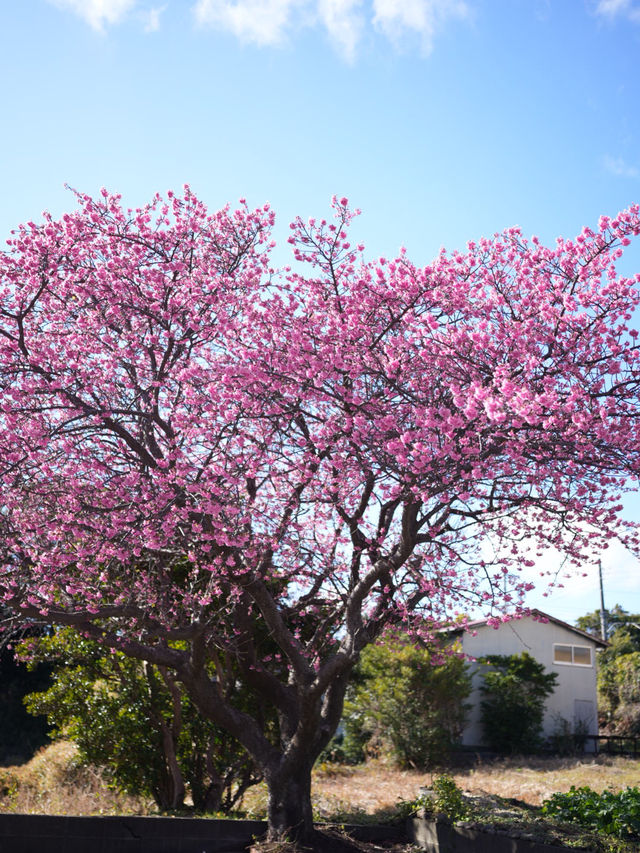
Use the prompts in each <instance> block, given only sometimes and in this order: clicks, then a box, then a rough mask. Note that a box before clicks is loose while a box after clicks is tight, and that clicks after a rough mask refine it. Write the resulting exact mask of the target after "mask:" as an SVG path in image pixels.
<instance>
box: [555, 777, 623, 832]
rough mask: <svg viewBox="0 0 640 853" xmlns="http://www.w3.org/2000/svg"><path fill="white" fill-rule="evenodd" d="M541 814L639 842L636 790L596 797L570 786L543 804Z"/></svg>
mask: <svg viewBox="0 0 640 853" xmlns="http://www.w3.org/2000/svg"><path fill="white" fill-rule="evenodd" d="M542 812H543V814H545V815H548V816H550V817H554V818H556V819H557V820H563V821H568V822H570V823H578V824H580V825H581V826H585V827H588V828H590V829H594V830H596V831H597V832H604V833H607V834H608V835H613V836H615V837H616V838H620V839H627V838H633V839H635V838H638V839H640V788H625V789H624V790H623V791H619V792H614V791H609V790H607V791H603V792H602V793H601V794H598V793H597V792H596V791H593V790H592V789H591V788H588V787H586V786H585V787H581V788H576V787H575V786H572V787H571V790H570V791H569V792H568V793H566V794H554V795H553V796H552V797H550V798H549V799H548V800H545V802H544V803H543V806H542Z"/></svg>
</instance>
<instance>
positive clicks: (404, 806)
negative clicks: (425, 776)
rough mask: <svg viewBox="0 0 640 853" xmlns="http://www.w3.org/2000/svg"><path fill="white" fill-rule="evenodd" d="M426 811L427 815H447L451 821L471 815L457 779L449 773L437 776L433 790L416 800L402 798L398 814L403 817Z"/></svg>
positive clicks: (433, 783)
mask: <svg viewBox="0 0 640 853" xmlns="http://www.w3.org/2000/svg"><path fill="white" fill-rule="evenodd" d="M419 812H424V814H425V816H429V817H435V816H436V815H442V814H443V815H445V817H447V818H449V820H451V821H456V820H462V819H463V818H465V817H468V816H469V808H468V806H467V804H466V803H465V800H464V795H463V793H462V791H461V790H460V788H459V787H458V786H457V785H456V782H455V779H454V778H453V777H452V776H450V775H449V774H448V773H442V774H441V775H439V776H436V777H435V778H434V780H433V782H432V786H431V792H430V793H429V794H422V795H421V796H420V797H418V798H417V799H415V800H409V801H406V800H400V802H399V803H398V815H399V816H400V817H402V818H407V817H411V816H412V815H415V814H418V813H419Z"/></svg>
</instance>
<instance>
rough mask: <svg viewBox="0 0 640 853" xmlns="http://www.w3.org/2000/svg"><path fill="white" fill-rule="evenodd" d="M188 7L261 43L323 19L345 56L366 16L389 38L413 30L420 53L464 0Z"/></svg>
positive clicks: (233, 2) (218, 2)
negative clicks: (419, 44)
mask: <svg viewBox="0 0 640 853" xmlns="http://www.w3.org/2000/svg"><path fill="white" fill-rule="evenodd" d="M193 11H194V14H195V17H196V21H197V22H198V23H199V24H200V25H202V26H211V27H214V28H216V29H221V30H227V31H228V32H231V33H233V34H234V35H235V36H236V37H237V38H239V39H241V40H242V41H247V42H253V43H255V44H260V45H275V44H279V43H281V42H283V41H284V40H285V39H286V37H287V36H288V35H289V34H290V33H291V32H292V31H293V30H295V29H296V28H301V27H308V26H315V25H317V24H318V23H319V24H321V25H323V26H324V27H325V29H326V31H327V33H328V34H329V37H330V39H331V40H332V41H333V43H334V44H335V46H336V47H337V49H338V50H339V51H340V52H341V53H342V54H343V55H344V56H345V57H346V58H347V59H348V60H353V59H354V58H355V53H356V49H357V46H358V43H359V42H360V39H361V37H362V33H363V31H364V28H365V25H366V23H367V17H368V18H370V20H371V23H372V24H373V26H374V27H375V28H376V29H377V30H378V31H379V32H381V33H382V34H383V35H385V36H386V37H387V38H389V39H391V40H392V41H394V42H398V41H399V40H400V39H401V37H402V36H404V35H405V34H406V33H408V32H411V31H413V32H414V33H417V34H418V35H419V36H420V38H421V40H422V44H423V49H424V51H425V53H428V52H429V51H430V50H431V49H432V47H433V40H434V36H435V34H436V33H437V32H438V31H439V30H440V29H441V27H442V25H443V24H444V23H445V22H446V21H447V20H448V19H451V18H459V19H460V18H466V17H467V16H468V14H469V6H468V4H467V2H466V0H368V2H365V0H197V2H196V4H195V6H194V7H193Z"/></svg>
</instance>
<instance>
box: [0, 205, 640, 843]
mask: <svg viewBox="0 0 640 853" xmlns="http://www.w3.org/2000/svg"><path fill="white" fill-rule="evenodd" d="M78 202H79V206H78V209H77V210H76V211H75V212H74V213H69V214H66V215H65V216H63V217H62V218H61V219H60V220H57V221H56V220H54V219H53V218H52V217H51V216H48V215H46V216H45V217H44V221H43V222H42V223H39V224H37V223H27V224H26V225H23V226H21V227H20V228H18V229H17V230H16V231H15V232H14V233H13V235H12V237H11V240H10V241H9V246H8V250H7V251H5V252H4V253H3V254H2V255H1V256H0V488H1V493H0V503H1V510H0V525H1V527H2V531H1V532H2V547H3V551H4V554H3V559H2V565H1V568H0V589H1V590H2V595H3V599H4V602H5V605H6V606H8V607H10V608H11V609H12V610H13V612H14V613H15V614H17V617H18V618H21V619H23V620H24V619H31V620H34V621H38V620H48V621H50V622H58V623H61V624H68V625H74V626H75V627H76V628H78V629H79V630H81V631H82V632H84V633H85V634H86V635H87V636H89V637H91V638H93V639H95V640H97V641H99V642H101V643H102V644H103V645H104V646H105V647H106V648H113V649H117V650H119V651H122V652H124V653H126V654H128V655H131V656H134V657H138V658H140V659H145V660H148V661H150V662H152V663H154V664H157V665H160V666H164V667H168V668H170V669H172V670H173V671H175V672H176V674H177V677H178V679H179V680H180V681H181V682H182V683H183V684H184V686H185V689H186V690H187V691H188V693H189V696H190V698H191V700H192V701H193V703H194V704H195V705H196V706H197V707H198V708H199V710H200V712H201V713H202V714H203V715H205V716H206V717H207V718H209V719H211V720H213V721H214V722H215V723H216V724H218V725H220V726H222V727H223V728H225V729H226V730H227V731H229V732H230V733H231V734H232V735H233V736H235V737H237V738H238V739H239V740H240V742H241V743H242V744H243V745H244V746H245V748H246V749H248V750H249V751H250V752H251V754H252V755H253V757H254V759H255V760H256V762H257V763H258V765H259V766H260V767H261V769H262V770H263V772H264V774H265V778H266V779H267V782H268V784H269V786H270V806H269V809H270V811H269V819H270V824H271V827H272V830H273V831H274V832H275V831H276V830H278V831H281V830H284V829H287V828H292V827H303V830H304V831H305V832H306V831H308V830H309V829H310V825H311V809H310V804H309V784H310V782H309V774H310V769H311V766H312V764H313V760H314V758H315V757H316V756H317V755H318V754H319V752H320V751H321V750H322V748H323V747H324V746H325V745H326V744H327V742H328V740H329V739H330V737H331V735H332V733H333V731H334V730H335V727H336V725H337V723H338V721H339V718H340V714H341V710H342V703H343V698H344V692H345V689H346V685H347V682H348V677H349V672H350V670H351V669H352V667H353V666H354V664H355V663H356V661H357V659H358V656H359V653H360V651H361V650H362V649H363V648H364V647H365V646H366V645H367V644H369V643H370V642H372V641H373V640H375V639H376V638H377V637H378V636H379V635H380V634H381V632H382V631H383V630H384V629H385V627H387V626H388V625H399V624H404V625H405V626H409V627H413V628H414V629H417V628H421V629H422V630H423V632H424V633H425V634H426V635H428V634H429V633H430V632H432V631H434V630H436V629H437V628H438V627H439V626H440V625H441V624H442V623H443V622H446V621H447V620H448V619H449V618H450V616H451V613H452V612H456V611H460V610H464V609H466V608H468V607H469V606H470V605H472V604H478V603H479V604H481V605H482V604H484V606H485V608H486V609H487V612H490V613H491V615H492V618H499V616H498V617H496V616H495V611H494V610H493V609H492V608H494V607H495V606H496V605H497V604H500V603H502V605H503V606H506V607H507V608H510V609H511V610H513V609H516V610H517V609H518V608H519V607H522V606H523V603H524V595H525V593H526V591H527V590H528V589H529V588H530V586H531V582H530V578H528V577H526V576H524V575H522V574H521V572H522V569H523V568H524V567H526V566H532V565H533V564H534V561H535V557H536V553H539V552H540V551H541V549H542V548H544V547H546V546H547V545H549V544H552V545H555V546H557V547H560V548H562V549H563V550H564V551H565V552H566V553H567V555H568V558H569V560H570V561H573V562H574V563H575V564H579V563H580V562H581V561H582V560H584V559H585V558H586V557H587V556H588V555H589V553H590V551H591V550H592V548H593V547H594V545H595V544H597V543H598V542H603V541H606V539H607V538H609V537H610V536H611V535H619V536H621V537H622V538H623V539H624V540H625V541H626V542H627V544H629V545H630V546H631V547H635V546H636V545H637V538H636V534H635V531H634V530H633V529H632V528H630V527H628V528H625V527H624V526H623V525H622V522H620V521H619V520H618V511H619V509H620V503H619V501H620V495H621V493H622V492H623V491H624V490H625V489H627V488H635V486H636V484H637V475H638V471H639V468H640V441H639V440H638V439H639V438H640V427H639V420H638V414H639V408H638V403H639V399H638V388H639V382H640V367H639V361H638V360H639V355H638V352H639V351H638V344H637V336H638V333H637V331H636V330H635V329H633V328H632V327H631V320H632V315H633V312H634V311H635V309H636V308H637V305H638V300H639V295H638V281H639V280H640V276H635V278H633V279H629V278H625V277H621V276H618V274H617V273H616V270H615V262H616V261H617V260H618V258H619V257H620V255H621V253H622V249H623V247H624V246H625V245H627V244H628V243H629V241H630V239H631V237H632V236H634V235H637V234H638V232H639V231H640V215H639V209H638V207H637V206H634V207H631V208H629V209H628V210H626V211H623V212H622V213H620V214H619V215H618V216H617V217H615V218H613V219H609V218H606V217H603V218H602V219H601V220H600V223H599V226H598V228H597V229H596V230H591V229H588V228H586V229H584V230H583V232H582V233H581V234H580V235H579V236H578V237H577V238H576V239H575V240H563V239H560V240H558V241H557V243H556V245H555V246H554V247H545V246H543V245H542V244H541V242H540V241H539V240H538V239H537V238H535V237H534V238H532V239H531V240H527V239H525V238H524V237H523V235H522V234H521V232H520V231H519V230H518V229H516V228H514V229H509V230H507V231H506V232H504V233H503V234H499V235H495V236H494V237H493V238H491V239H482V240H479V241H477V242H476V243H470V244H469V245H468V247H467V250H466V251H465V252H454V253H452V254H447V253H445V252H444V251H443V252H442V253H441V254H440V255H439V256H438V257H437V258H436V259H435V261H434V262H433V263H431V264H429V265H428V266H426V267H423V268H418V267H416V266H415V265H414V264H412V263H411V261H410V260H409V258H408V257H407V255H406V253H405V252H401V253H400V254H399V255H398V257H397V258H395V259H393V260H390V261H389V260H385V259H378V260H373V261H369V260H366V259H365V257H364V253H363V247H361V246H354V245H352V244H351V243H350V241H349V236H348V229H349V226H350V223H351V220H352V218H353V215H354V212H353V211H351V210H350V209H349V206H348V202H347V199H340V200H337V199H336V200H334V218H333V220H332V221H325V220H313V219H311V220H309V221H303V220H301V219H298V220H296V221H295V222H294V223H293V224H292V226H291V237H290V239H289V241H290V243H291V244H292V247H293V254H294V258H295V262H296V266H295V268H294V269H290V268H285V269H284V270H274V269H272V268H271V266H270V261H269V251H270V249H271V247H272V242H271V234H270V229H271V226H272V224H273V214H272V211H271V210H270V209H269V208H268V206H265V207H264V208H262V209H258V210H255V211H251V210H249V209H248V208H247V206H246V205H244V204H241V206H240V207H239V208H238V209H237V210H231V209H230V208H224V209H223V210H221V211H219V212H217V213H214V214H209V213H208V212H207V210H206V208H205V206H204V204H203V203H202V202H201V201H199V200H198V199H197V198H196V197H195V195H194V194H193V193H192V192H191V191H190V190H188V189H185V192H184V195H183V196H182V197H178V196H176V195H174V194H172V193H169V194H167V197H166V198H161V197H160V196H156V197H155V198H154V199H153V200H152V202H151V203H150V204H149V205H147V206H145V207H142V208H139V209H135V210H127V209H125V208H124V207H123V206H122V203H121V200H120V198H119V197H118V196H114V195H109V194H108V193H107V192H106V191H104V192H103V193H102V195H101V196H100V197H99V198H97V199H95V200H94V199H92V198H90V197H89V196H86V195H78ZM488 539H489V540H491V541H493V542H497V543H499V544H500V548H499V549H498V551H497V552H496V553H495V555H494V556H491V555H490V552H489V549H488V548H487V547H486V542H487V540H488ZM230 660H233V670H234V672H237V673H238V675H237V676H236V677H237V678H241V679H242V680H243V681H244V683H245V684H246V685H247V686H248V687H249V688H250V689H251V690H252V691H253V692H254V693H255V694H256V696H259V697H260V700H261V701H262V702H265V703H270V704H271V705H273V706H275V708H276V709H277V713H278V717H279V735H278V737H277V738H274V737H270V736H267V734H266V733H265V731H264V730H263V727H262V725H261V720H260V715H259V714H257V715H251V714H249V713H247V712H246V711H245V710H242V709H241V708H238V707H235V706H234V704H233V701H232V698H231V694H230V693H229V692H228V691H225V672H229V671H230V670H231V667H230V666H228V665H227V663H225V661H230ZM212 664H213V666H214V670H215V672H216V673H217V674H215V675H214V674H212V668H211V667H212Z"/></svg>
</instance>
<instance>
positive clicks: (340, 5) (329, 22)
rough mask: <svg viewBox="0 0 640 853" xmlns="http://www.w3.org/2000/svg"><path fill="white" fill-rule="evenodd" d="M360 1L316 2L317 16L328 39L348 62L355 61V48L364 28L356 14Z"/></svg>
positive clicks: (362, 20) (361, 18) (331, 0)
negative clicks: (323, 26)
mask: <svg viewBox="0 0 640 853" xmlns="http://www.w3.org/2000/svg"><path fill="white" fill-rule="evenodd" d="M361 6H362V2H361V0H318V14H319V17H320V19H321V20H322V22H323V24H324V25H325V27H326V29H327V32H328V33H329V36H330V38H331V39H332V41H334V42H335V43H336V44H337V45H338V47H339V48H340V50H341V52H342V53H343V55H344V56H345V57H346V58H347V59H348V60H349V61H353V59H355V54H356V47H357V45H358V42H359V41H360V35H361V33H362V29H363V27H364V18H363V17H362V15H360V14H358V9H359V8H360V7H361Z"/></svg>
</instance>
